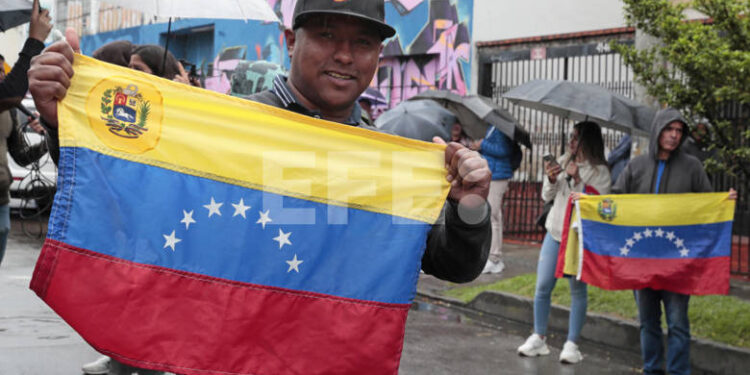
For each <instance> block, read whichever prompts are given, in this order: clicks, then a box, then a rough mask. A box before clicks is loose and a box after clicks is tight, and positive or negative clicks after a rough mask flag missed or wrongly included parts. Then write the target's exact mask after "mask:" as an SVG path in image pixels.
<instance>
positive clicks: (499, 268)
mask: <svg viewBox="0 0 750 375" xmlns="http://www.w3.org/2000/svg"><path fill="white" fill-rule="evenodd" d="M504 269H505V263H503V261H502V260H500V261H498V262H497V263H492V268H491V269H490V273H500V272H503V270H504Z"/></svg>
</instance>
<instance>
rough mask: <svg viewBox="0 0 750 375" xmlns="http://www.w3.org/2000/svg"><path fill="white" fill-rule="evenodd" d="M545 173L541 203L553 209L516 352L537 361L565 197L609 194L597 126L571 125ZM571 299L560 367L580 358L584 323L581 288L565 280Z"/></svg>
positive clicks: (544, 348)
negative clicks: (528, 323)
mask: <svg viewBox="0 0 750 375" xmlns="http://www.w3.org/2000/svg"><path fill="white" fill-rule="evenodd" d="M544 168H545V170H546V172H547V173H546V174H547V175H546V177H545V178H544V185H543V187H542V199H543V200H544V201H545V202H549V201H551V200H553V199H554V202H555V203H554V205H553V206H552V209H551V210H550V212H549V215H547V221H546V223H545V228H547V234H546V235H545V236H544V242H542V249H541V252H540V254H539V261H538V263H537V271H536V276H537V279H536V290H535V292H534V333H533V334H532V335H531V336H529V338H528V339H526V342H525V343H524V344H523V345H521V346H519V347H518V354H519V355H522V356H527V357H536V356H541V355H547V354H549V348H547V344H546V334H547V322H548V320H549V310H550V304H551V300H550V296H551V295H552V290H553V289H554V288H555V283H556V282H557V279H555V269H556V267H557V253H558V250H559V248H560V239H561V237H562V230H563V225H564V218H565V210H566V208H567V207H566V206H567V204H568V196H570V195H571V194H572V193H582V192H587V193H597V194H608V193H609V190H610V187H611V185H612V181H611V178H610V174H609V167H607V160H606V159H605V158H604V140H603V139H602V130H601V128H600V127H599V125H598V124H596V123H595V122H591V121H584V122H579V123H577V124H575V126H574V127H573V133H572V134H571V135H570V140H569V141H568V151H567V152H566V153H565V154H563V155H562V156H560V157H559V158H557V160H554V159H547V161H545V165H544ZM568 283H569V284H570V294H571V306H570V320H569V323H568V338H567V341H566V342H565V345H564V346H563V350H562V352H561V353H560V362H563V363H578V362H580V361H581V360H582V359H583V355H581V351H580V350H579V349H578V345H577V344H576V341H578V338H579V337H580V334H581V329H582V328H583V322H584V320H585V319H586V306H587V299H588V296H587V288H586V284H585V283H583V282H582V281H578V280H576V279H575V278H569V279H568Z"/></svg>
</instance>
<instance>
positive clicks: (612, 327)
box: [417, 242, 750, 374]
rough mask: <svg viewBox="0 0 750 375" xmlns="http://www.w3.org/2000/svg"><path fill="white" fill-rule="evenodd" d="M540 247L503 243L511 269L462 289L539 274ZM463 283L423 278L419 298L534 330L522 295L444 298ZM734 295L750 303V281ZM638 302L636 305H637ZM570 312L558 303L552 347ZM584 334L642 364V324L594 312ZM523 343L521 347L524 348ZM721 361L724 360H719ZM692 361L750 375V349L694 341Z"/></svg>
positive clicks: (607, 351)
mask: <svg viewBox="0 0 750 375" xmlns="http://www.w3.org/2000/svg"><path fill="white" fill-rule="evenodd" d="M538 256H539V245H527V244H517V243H508V242H506V243H504V244H503V260H504V262H505V270H504V271H503V272H502V273H500V274H494V275H490V274H482V275H481V276H479V277H478V278H477V279H476V280H474V281H472V282H471V283H468V284H463V285H461V286H472V285H486V284H491V283H494V282H496V281H499V280H502V279H505V278H512V277H515V276H518V275H521V274H526V273H534V272H536V263H537V257H538ZM457 286H458V285H456V284H453V283H449V282H445V281H442V280H438V279H436V278H434V277H432V276H429V275H424V274H422V276H421V277H420V280H419V284H418V290H417V294H418V298H420V299H422V300H425V301H430V302H433V303H440V304H444V305H448V306H451V307H453V308H455V309H457V310H460V311H462V312H463V313H465V314H468V315H470V316H472V318H474V319H477V320H480V321H482V322H483V323H486V324H489V325H498V324H503V323H504V322H509V323H510V324H515V325H519V324H520V325H522V326H526V327H527V328H528V332H529V334H530V333H531V332H532V328H533V300H531V299H530V298H526V297H520V296H517V295H512V294H506V293H499V292H483V293H482V294H480V295H479V296H477V297H476V298H475V299H474V300H473V301H471V302H469V303H466V304H464V303H462V302H460V301H456V300H453V299H450V298H446V297H443V296H442V292H443V291H445V290H447V289H452V288H455V287H457ZM730 295H734V296H736V297H739V298H743V299H747V300H750V283H748V282H743V281H737V280H732V282H731V288H730ZM633 303H635V301H634V302H633ZM568 314H569V310H568V308H567V306H565V307H563V306H557V305H553V306H552V309H551V311H550V321H549V332H548V343H550V344H551V345H552V346H554V347H557V348H561V347H562V344H563V343H564V341H565V336H566V334H567V326H568ZM586 319H587V320H586V324H585V325H584V328H583V331H582V332H581V342H580V343H579V345H580V346H581V351H582V352H583V353H584V356H585V355H586V353H587V352H588V353H596V354H597V355H604V356H611V358H614V359H616V360H618V361H619V362H621V363H623V364H627V365H631V366H633V367H636V368H639V367H641V366H642V363H641V359H640V338H639V337H640V336H639V328H638V323H637V322H635V321H628V320H623V319H619V318H616V317H612V316H604V315H600V314H592V313H589V314H588V315H587V318H586ZM521 344H522V342H519V343H518V345H521ZM717 358H721V360H717ZM691 363H692V367H693V373H694V374H746V373H747V369H748V368H750V350H747V349H743V348H736V347H731V346H728V345H723V344H719V343H715V342H711V341H708V340H702V339H696V338H693V340H692V344H691Z"/></svg>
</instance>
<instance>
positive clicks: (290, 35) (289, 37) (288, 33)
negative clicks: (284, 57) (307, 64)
mask: <svg viewBox="0 0 750 375" xmlns="http://www.w3.org/2000/svg"><path fill="white" fill-rule="evenodd" d="M284 38H286V52H287V53H288V54H289V59H291V58H292V53H293V52H294V42H295V41H296V40H297V34H296V33H295V32H294V30H292V29H286V30H284Z"/></svg>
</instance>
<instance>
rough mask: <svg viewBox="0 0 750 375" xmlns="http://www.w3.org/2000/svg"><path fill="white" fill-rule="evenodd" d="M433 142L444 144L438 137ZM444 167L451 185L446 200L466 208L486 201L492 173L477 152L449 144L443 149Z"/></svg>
mask: <svg viewBox="0 0 750 375" xmlns="http://www.w3.org/2000/svg"><path fill="white" fill-rule="evenodd" d="M433 142H435V143H439V144H445V142H444V141H443V140H442V139H440V138H439V137H435V138H433ZM445 166H446V169H447V172H448V175H447V176H446V180H448V182H450V184H451V190H450V192H449V193H448V198H450V199H453V200H455V201H457V202H459V204H461V205H464V206H466V207H467V208H478V207H481V206H482V205H483V204H484V203H485V202H486V201H487V195H488V194H489V191H490V181H492V172H491V171H490V169H489V167H488V166H487V161H486V160H484V158H482V156H481V155H479V153H478V152H476V151H472V150H469V149H468V148H466V147H464V146H462V145H461V144H459V143H456V142H451V143H449V144H448V145H447V146H446V147H445Z"/></svg>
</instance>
